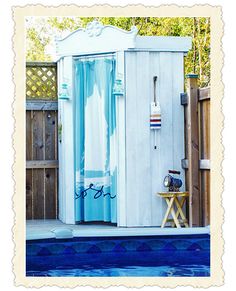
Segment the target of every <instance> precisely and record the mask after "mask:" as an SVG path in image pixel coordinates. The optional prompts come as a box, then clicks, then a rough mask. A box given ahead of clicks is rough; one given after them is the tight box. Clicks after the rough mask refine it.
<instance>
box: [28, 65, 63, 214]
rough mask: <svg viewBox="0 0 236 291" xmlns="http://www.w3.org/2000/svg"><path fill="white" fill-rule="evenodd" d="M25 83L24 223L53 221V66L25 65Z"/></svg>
mask: <svg viewBox="0 0 236 291" xmlns="http://www.w3.org/2000/svg"><path fill="white" fill-rule="evenodd" d="M29 72H31V73H29ZM32 72H33V73H32ZM46 76H48V77H46ZM26 83H27V92H26V96H27V98H31V99H27V101H26V219H50V218H52V219H55V218H57V213H58V202H57V200H58V199H57V195H58V153H57V151H58V150H57V107H58V105H57V101H52V100H51V99H56V95H57V91H56V89H55V88H56V64H52V63H49V64H48V63H46V64H45V63H33V64H32V63H27V67H26ZM41 83H44V86H41ZM45 84H46V85H45ZM51 86H52V89H51V91H50V87H51ZM39 97H40V99H38V98H39ZM36 99H37V100H36ZM43 99H44V100H43Z"/></svg>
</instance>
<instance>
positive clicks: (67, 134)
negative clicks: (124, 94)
mask: <svg viewBox="0 0 236 291" xmlns="http://www.w3.org/2000/svg"><path fill="white" fill-rule="evenodd" d="M60 66H62V67H63V70H61V71H62V76H60V83H62V82H64V80H70V81H69V88H68V90H69V96H70V98H71V99H70V100H69V101H67V102H64V101H62V100H59V110H60V113H59V118H60V121H59V122H60V123H59V124H60V126H61V128H62V135H61V143H60V142H59V158H60V162H59V167H60V187H59V188H60V190H59V218H60V219H61V220H62V221H63V222H65V223H68V224H70V223H71V224H74V223H75V213H74V132H73V128H74V124H73V91H72V88H73V59H72V57H65V58H64V59H63V61H62V62H61V63H60Z"/></svg>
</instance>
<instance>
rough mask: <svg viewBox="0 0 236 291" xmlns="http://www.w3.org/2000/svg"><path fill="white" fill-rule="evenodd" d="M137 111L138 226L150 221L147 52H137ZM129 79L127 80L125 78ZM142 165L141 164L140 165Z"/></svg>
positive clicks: (148, 77)
mask: <svg viewBox="0 0 236 291" xmlns="http://www.w3.org/2000/svg"><path fill="white" fill-rule="evenodd" d="M136 54H137V70H136V80H137V81H136V82H137V96H134V98H137V111H136V114H135V115H136V121H137V126H136V131H135V133H136V141H137V144H136V165H135V166H136V167H137V178H136V179H137V194H138V200H139V208H138V217H139V219H138V222H137V225H139V226H148V225H150V222H151V211H150V205H151V160H150V158H151V157H150V151H149V144H150V128H149V116H150V101H149V100H150V97H149V96H150V86H149V84H150V83H149V81H150V78H151V76H150V74H149V52H137V53H136ZM127 81H129V80H127ZM141 165H142V166H141Z"/></svg>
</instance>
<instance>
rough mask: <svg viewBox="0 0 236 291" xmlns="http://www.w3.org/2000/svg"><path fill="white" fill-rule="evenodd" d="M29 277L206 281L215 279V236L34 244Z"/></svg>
mask: <svg viewBox="0 0 236 291" xmlns="http://www.w3.org/2000/svg"><path fill="white" fill-rule="evenodd" d="M26 276H38V277H42V276H48V277H61V276H63V277H65V276H69V277H84V276H88V277H97V276H99V277H103V276H106V277H110V276H112V277H118V276H133V277H151V276H155V277H170V276H173V277H177V276H178V277H186V276H187V277H196V276H197V277H206V276H210V236H209V235H207V234H203V235H178V236H145V237H144V236H143V237H141V236H133V237H130V236H129V237H125V236H124V237H96V238H94V237H93V238H89V237H86V238H85V237H84V238H72V239H60V240H58V239H44V240H29V241H27V242H26Z"/></svg>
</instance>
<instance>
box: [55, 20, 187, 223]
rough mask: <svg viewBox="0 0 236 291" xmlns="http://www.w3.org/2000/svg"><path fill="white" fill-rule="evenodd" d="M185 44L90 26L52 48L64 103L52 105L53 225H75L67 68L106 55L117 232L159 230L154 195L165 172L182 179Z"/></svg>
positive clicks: (160, 207)
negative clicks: (157, 114) (55, 129)
mask: <svg viewBox="0 0 236 291" xmlns="http://www.w3.org/2000/svg"><path fill="white" fill-rule="evenodd" d="M190 48H191V38H190V37H157V36H139V35H137V28H136V27H132V29H131V30H130V31H125V30H122V29H119V28H117V27H114V26H110V25H107V26H103V25H102V24H100V23H99V22H97V21H93V22H92V23H90V24H89V25H88V26H87V28H85V29H78V30H76V31H75V32H73V33H71V34H70V35H68V36H67V37H65V38H64V39H62V40H57V55H58V58H59V59H58V88H59V90H60V88H61V86H62V83H63V84H64V83H65V82H66V83H67V86H68V89H67V90H68V95H69V99H68V100H60V99H59V107H58V110H59V129H61V142H59V219H60V220H61V221H62V222H64V223H67V224H75V223H76V219H75V173H74V158H75V148H74V126H76V124H75V122H74V106H75V89H74V74H75V73H74V62H75V59H76V58H79V57H83V56H93V57H94V58H96V57H99V56H101V55H107V54H109V55H113V56H114V57H115V59H116V78H117V79H119V80H121V81H122V86H123V94H120V95H117V96H116V110H117V115H116V122H117V206H116V207H117V209H116V212H117V226H118V227H142V226H160V225H161V222H162V218H163V215H164V213H165V211H166V205H165V202H164V201H162V199H161V198H160V197H158V195H157V192H159V191H164V190H165V188H164V186H163V179H164V177H165V176H166V175H167V174H168V170H169V169H175V170H179V171H181V179H182V181H183V186H182V190H184V185H185V183H184V180H185V174H184V170H183V169H182V168H181V160H182V159H183V158H184V157H185V148H184V108H183V106H181V103H180V93H182V92H183V91H184V56H185V54H186V53H187V52H188V50H189V49H190ZM154 77H157V78H156V80H157V83H156V98H157V100H158V102H159V103H160V107H161V114H162V126H161V128H160V129H158V130H157V131H156V145H157V148H156V149H155V148H154V131H152V130H150V104H151V102H153V96H154V83H153V78H154Z"/></svg>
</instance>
